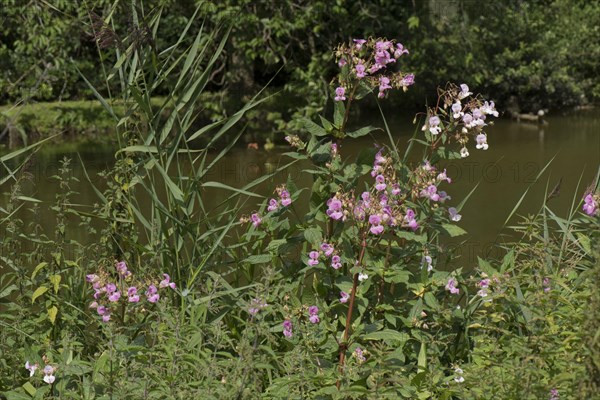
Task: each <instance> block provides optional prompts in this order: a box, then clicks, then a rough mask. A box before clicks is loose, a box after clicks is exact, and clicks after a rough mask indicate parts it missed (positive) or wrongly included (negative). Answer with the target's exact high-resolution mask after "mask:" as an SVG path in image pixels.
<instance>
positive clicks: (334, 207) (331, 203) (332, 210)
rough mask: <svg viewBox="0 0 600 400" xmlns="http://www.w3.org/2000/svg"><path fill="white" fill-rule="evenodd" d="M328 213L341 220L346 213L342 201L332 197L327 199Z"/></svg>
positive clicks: (331, 216)
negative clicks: (343, 210)
mask: <svg viewBox="0 0 600 400" xmlns="http://www.w3.org/2000/svg"><path fill="white" fill-rule="evenodd" d="M327 206H328V209H327V212H326V213H327V215H328V216H329V217H330V218H332V219H335V220H340V219H342V218H343V216H344V213H343V212H342V202H341V201H340V200H339V199H337V198H335V197H332V198H331V199H329V200H327Z"/></svg>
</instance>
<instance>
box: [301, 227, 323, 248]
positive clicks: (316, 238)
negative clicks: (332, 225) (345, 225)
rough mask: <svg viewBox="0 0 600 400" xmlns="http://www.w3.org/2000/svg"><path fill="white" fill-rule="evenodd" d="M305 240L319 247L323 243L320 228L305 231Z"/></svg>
mask: <svg viewBox="0 0 600 400" xmlns="http://www.w3.org/2000/svg"><path fill="white" fill-rule="evenodd" d="M304 238H305V239H306V241H307V242H308V243H310V244H312V245H313V246H319V245H320V244H321V242H322V241H323V235H322V234H321V230H320V229H319V228H308V229H306V230H305V231H304Z"/></svg>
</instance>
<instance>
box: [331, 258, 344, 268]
mask: <svg viewBox="0 0 600 400" xmlns="http://www.w3.org/2000/svg"><path fill="white" fill-rule="evenodd" d="M341 261H342V259H341V258H340V256H338V255H335V256H333V257H331V267H332V268H333V269H340V268H341V267H342V263H341Z"/></svg>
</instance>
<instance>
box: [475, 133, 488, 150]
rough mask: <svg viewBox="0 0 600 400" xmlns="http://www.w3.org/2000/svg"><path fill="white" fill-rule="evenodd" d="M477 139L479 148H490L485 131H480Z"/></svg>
mask: <svg viewBox="0 0 600 400" xmlns="http://www.w3.org/2000/svg"><path fill="white" fill-rule="evenodd" d="M475 140H476V141H477V145H476V146H475V147H477V148H478V149H483V150H487V149H488V147H489V146H488V144H487V136H485V135H484V134H483V133H480V134H479V135H477V137H476V138H475Z"/></svg>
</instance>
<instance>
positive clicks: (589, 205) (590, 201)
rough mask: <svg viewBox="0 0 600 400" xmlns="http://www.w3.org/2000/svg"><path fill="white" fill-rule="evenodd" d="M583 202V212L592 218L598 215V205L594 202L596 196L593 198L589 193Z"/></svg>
mask: <svg viewBox="0 0 600 400" xmlns="http://www.w3.org/2000/svg"><path fill="white" fill-rule="evenodd" d="M583 201H584V204H583V212H585V213H586V214H587V215H590V216H592V215H594V214H596V211H597V210H598V203H597V202H596V201H595V200H594V196H592V194H591V193H588V194H587V196H585V198H584V200H583Z"/></svg>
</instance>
